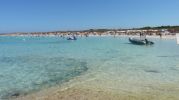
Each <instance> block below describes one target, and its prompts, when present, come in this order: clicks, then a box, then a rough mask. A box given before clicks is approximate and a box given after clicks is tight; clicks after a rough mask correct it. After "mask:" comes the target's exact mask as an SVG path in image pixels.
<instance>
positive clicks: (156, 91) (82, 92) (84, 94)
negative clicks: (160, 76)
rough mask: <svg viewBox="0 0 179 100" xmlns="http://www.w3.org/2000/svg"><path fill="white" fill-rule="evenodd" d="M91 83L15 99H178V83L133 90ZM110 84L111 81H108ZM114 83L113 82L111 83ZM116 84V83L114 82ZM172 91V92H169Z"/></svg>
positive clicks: (58, 88)
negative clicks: (116, 88)
mask: <svg viewBox="0 0 179 100" xmlns="http://www.w3.org/2000/svg"><path fill="white" fill-rule="evenodd" d="M91 83H93V82H88V83H85V84H84V83H83V82H82V84H80V83H79V84H76V85H74V86H67V87H66V88H62V87H53V88H49V89H46V90H43V91H40V92H37V93H34V94H30V95H27V96H22V97H18V98H15V99H13V100H178V99H179V96H178V95H177V94H178V93H179V88H178V86H177V85H175V86H174V85H172V86H168V85H163V86H160V87H159V86H156V87H150V88H138V89H137V90H133V89H132V88H133V86H131V90H122V89H121V90H115V89H113V88H110V87H103V86H101V85H100V84H98V85H96V86H94V85H92V84H91ZM107 84H108V85H109V84H110V82H107ZM110 85H113V84H110ZM114 85H115V84H114ZM169 91H170V92H169Z"/></svg>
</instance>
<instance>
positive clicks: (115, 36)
mask: <svg viewBox="0 0 179 100" xmlns="http://www.w3.org/2000/svg"><path fill="white" fill-rule="evenodd" d="M69 36H71V35H65V36H64V37H61V36H59V35H42V36H36V35H0V37H60V38H66V37H69ZM77 37H86V36H85V35H77ZM88 37H114V38H117V37H126V38H127V37H136V38H139V37H140V36H138V35H89V36H88ZM88 37H86V38H88ZM146 38H151V39H153V38H154V39H174V40H176V35H163V36H162V37H160V36H158V35H146Z"/></svg>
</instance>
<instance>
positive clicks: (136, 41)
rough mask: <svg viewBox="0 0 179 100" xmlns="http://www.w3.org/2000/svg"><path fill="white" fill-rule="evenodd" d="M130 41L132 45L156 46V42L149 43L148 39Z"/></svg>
mask: <svg viewBox="0 0 179 100" xmlns="http://www.w3.org/2000/svg"><path fill="white" fill-rule="evenodd" d="M129 41H130V42H131V43H132V44H136V45H153V44H154V42H152V41H148V40H147V39H137V38H129Z"/></svg>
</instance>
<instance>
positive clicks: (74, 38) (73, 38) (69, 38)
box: [67, 36, 77, 40]
mask: <svg viewBox="0 0 179 100" xmlns="http://www.w3.org/2000/svg"><path fill="white" fill-rule="evenodd" d="M67 40H77V38H76V37H75V36H73V37H68V38H67Z"/></svg>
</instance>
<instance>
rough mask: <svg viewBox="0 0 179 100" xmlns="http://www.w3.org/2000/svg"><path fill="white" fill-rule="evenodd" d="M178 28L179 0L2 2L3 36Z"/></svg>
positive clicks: (33, 0) (1, 29) (13, 0)
mask: <svg viewBox="0 0 179 100" xmlns="http://www.w3.org/2000/svg"><path fill="white" fill-rule="evenodd" d="M159 25H179V0H0V33H2V32H33V31H56V30H83V29H90V28H133V27H143V26H159Z"/></svg>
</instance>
